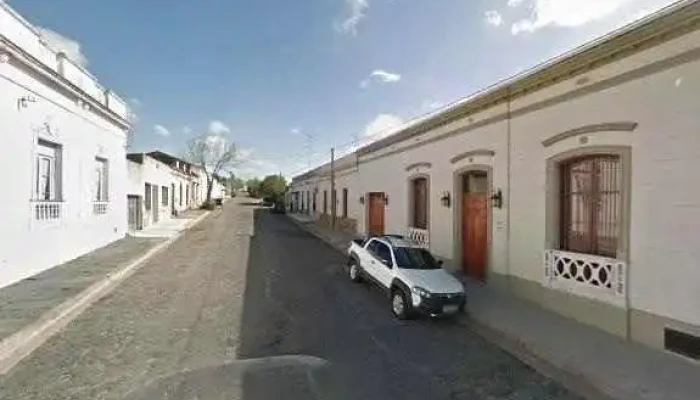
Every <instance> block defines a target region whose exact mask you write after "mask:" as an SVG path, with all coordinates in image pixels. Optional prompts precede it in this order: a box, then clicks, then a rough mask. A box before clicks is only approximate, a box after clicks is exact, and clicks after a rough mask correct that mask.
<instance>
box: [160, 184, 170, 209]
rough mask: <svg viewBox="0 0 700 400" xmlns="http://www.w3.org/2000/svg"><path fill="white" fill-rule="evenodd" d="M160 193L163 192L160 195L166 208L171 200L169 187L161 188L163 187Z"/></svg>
mask: <svg viewBox="0 0 700 400" xmlns="http://www.w3.org/2000/svg"><path fill="white" fill-rule="evenodd" d="M160 191H161V194H160V198H161V203H162V204H163V205H164V206H167V205H168V200H169V199H168V187H167V186H161V187H160Z"/></svg>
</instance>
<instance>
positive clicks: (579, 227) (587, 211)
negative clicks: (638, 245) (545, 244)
mask: <svg viewBox="0 0 700 400" xmlns="http://www.w3.org/2000/svg"><path fill="white" fill-rule="evenodd" d="M621 168H622V166H621V162H620V157H619V156H617V155H594V156H586V157H581V158H575V159H571V160H567V161H565V162H563V163H561V164H560V186H559V189H560V191H559V200H560V207H559V210H560V215H559V247H560V249H561V250H565V251H572V252H576V253H585V254H593V255H598V256H603V257H612V258H615V257H616V256H617V248H618V241H619V238H620V228H621V226H620V225H621V217H622V215H621V214H622V212H621V209H622V187H623V182H622V174H621Z"/></svg>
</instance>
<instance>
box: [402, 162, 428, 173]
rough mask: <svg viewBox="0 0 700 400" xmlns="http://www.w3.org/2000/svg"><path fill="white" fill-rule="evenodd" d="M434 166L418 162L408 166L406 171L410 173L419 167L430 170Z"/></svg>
mask: <svg viewBox="0 0 700 400" xmlns="http://www.w3.org/2000/svg"><path fill="white" fill-rule="evenodd" d="M432 166H433V164H431V163H429V162H417V163H413V164H410V165H408V166H407V167H406V171H407V172H408V171H410V170H412V169H416V168H419V167H425V168H430V167H432Z"/></svg>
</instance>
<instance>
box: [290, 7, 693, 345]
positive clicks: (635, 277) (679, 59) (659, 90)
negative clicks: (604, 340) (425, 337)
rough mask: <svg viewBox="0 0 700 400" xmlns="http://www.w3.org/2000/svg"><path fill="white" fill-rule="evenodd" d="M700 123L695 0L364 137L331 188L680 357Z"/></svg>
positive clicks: (496, 277) (366, 222)
mask: <svg viewBox="0 0 700 400" xmlns="http://www.w3.org/2000/svg"><path fill="white" fill-rule="evenodd" d="M698 127H700V2H682V3H679V4H676V5H675V6H673V7H670V8H667V9H665V10H663V11H661V12H660V13H657V14H656V15H653V16H651V17H649V18H646V19H644V20H642V21H639V22H637V23H635V24H633V25H631V26H629V27H626V28H624V29H622V30H620V31H617V32H614V33H612V34H610V35H607V36H606V37H603V38H602V39H599V40H596V41H594V42H592V43H590V44H589V45H587V46H584V47H581V48H578V49H577V50H575V51H574V52H572V53H569V54H565V55H564V56H562V57H559V58H557V59H554V60H552V61H550V62H548V63H545V64H543V65H540V66H538V67H536V68H534V69H532V70H530V71H527V72H525V73H523V74H521V75H519V76H516V77H515V78H513V79H510V80H507V81H505V82H502V83H500V84H498V85H495V86H493V87H491V88H489V89H487V90H485V91H483V92H479V93H477V94H475V95H473V96H471V97H469V98H467V99H466V100H464V101H461V102H458V103H456V104H454V105H451V106H449V107H447V108H445V109H443V110H440V111H439V112H436V113H435V114H433V115H431V116H430V117H428V118H424V119H422V120H420V121H418V122H415V123H410V124H408V125H407V126H405V127H403V128H401V129H399V130H398V131H397V132H396V133H395V134H393V135H391V136H389V137H387V138H385V139H382V140H380V141H377V142H375V143H373V144H371V145H368V146H366V147H364V148H362V149H360V150H359V151H358V152H357V153H356V154H355V157H356V164H355V165H353V164H352V163H350V164H349V165H346V166H344V167H342V166H339V167H338V170H337V171H336V174H337V175H338V180H337V182H336V188H337V191H338V192H340V191H341V190H344V189H347V190H348V191H349V193H350V195H349V196H348V197H347V199H344V200H343V201H345V202H346V203H347V206H346V205H345V204H346V203H344V202H343V201H341V204H340V207H341V209H342V208H343V207H347V208H348V217H349V218H350V219H353V220H355V221H356V223H357V230H358V232H360V233H382V232H386V233H403V234H409V235H412V236H414V237H416V238H418V239H419V240H420V241H422V242H423V243H424V244H425V245H426V246H428V247H429V248H430V249H431V250H432V251H433V252H434V253H435V254H437V255H438V256H440V257H442V258H443V259H445V260H446V265H450V266H451V268H454V269H458V270H463V271H464V272H465V273H466V274H468V275H470V276H472V277H473V278H475V279H478V280H482V281H484V282H485V283H486V284H488V285H492V286H494V287H497V288H502V289H503V290H505V291H508V292H511V293H513V294H515V295H517V296H521V297H522V298H524V299H528V300H531V301H533V302H536V303H539V304H541V305H542V306H544V307H546V308H549V309H551V310H554V311H556V312H559V313H561V314H563V315H566V316H569V317H571V318H574V319H577V320H579V321H581V322H584V323H587V324H591V325H594V326H597V327H599V328H600V329H603V330H606V331H608V332H610V333H613V334H615V335H619V336H621V337H623V338H627V339H630V340H633V341H637V342H641V343H644V344H647V345H649V346H652V347H656V348H666V349H670V350H673V351H676V352H679V353H683V352H684V350H683V346H696V347H697V346H698V345H700V268H699V267H698V265H699V264H698V260H699V259H700V247H699V246H698V244H697V243H698V239H697V238H698V237H700V185H699V184H698V182H699V181H698V178H697V171H700V131H699V128H698ZM328 172H329V170H328V167H327V166H324V167H321V168H319V169H317V170H314V171H311V172H310V173H307V174H305V175H303V176H300V177H297V178H295V179H294V180H293V182H292V187H291V188H290V193H291V196H292V199H294V201H295V206H296V207H301V204H302V201H303V202H304V203H303V204H304V207H303V208H304V209H305V210H306V209H309V208H311V209H312V210H313V209H314V204H316V208H315V209H316V212H315V214H316V215H317V214H319V213H321V212H322V210H321V209H319V207H318V201H314V200H313V199H314V198H316V196H314V194H315V193H323V192H327V191H328V190H330V189H329V187H330V182H329V173H328ZM316 189H318V191H316ZM294 193H299V194H300V195H294ZM301 194H303V195H301ZM302 199H303V200H302ZM309 199H311V200H309ZM310 203H311V206H310V207H309V204H310ZM679 332H680V333H679ZM679 337H681V338H684V340H678V338H679ZM683 342H685V343H686V344H685V345H684V344H683Z"/></svg>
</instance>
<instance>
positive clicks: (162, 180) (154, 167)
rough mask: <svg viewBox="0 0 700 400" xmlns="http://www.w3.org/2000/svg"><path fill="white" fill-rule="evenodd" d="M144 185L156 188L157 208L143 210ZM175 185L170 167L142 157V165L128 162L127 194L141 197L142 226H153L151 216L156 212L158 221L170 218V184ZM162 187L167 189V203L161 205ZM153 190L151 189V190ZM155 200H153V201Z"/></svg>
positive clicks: (150, 158)
mask: <svg viewBox="0 0 700 400" xmlns="http://www.w3.org/2000/svg"><path fill="white" fill-rule="evenodd" d="M146 183H148V184H150V185H151V186H157V187H158V197H157V201H158V206H157V207H154V206H153V205H152V206H151V209H150V210H146V208H145V200H143V199H144V198H145V189H146ZM173 183H175V179H173V175H172V172H171V168H170V166H168V165H167V164H165V163H162V162H160V161H158V160H156V159H154V158H152V157H149V156H144V157H143V164H138V163H134V162H131V161H129V188H128V193H127V194H131V195H137V196H141V198H142V202H141V205H142V208H143V209H142V212H141V215H142V216H143V226H148V225H151V224H153V214H154V212H155V211H156V210H157V212H158V221H163V220H166V219H169V218H171V216H172V206H171V204H172V203H171V202H172V199H171V196H172V187H171V184H173ZM162 187H167V188H168V203H167V205H164V204H163V197H162V196H163V190H162ZM151 190H153V189H151ZM176 190H177V189H176ZM155 200H156V199H154V201H155Z"/></svg>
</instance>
